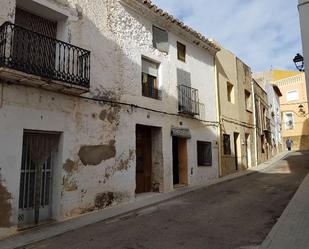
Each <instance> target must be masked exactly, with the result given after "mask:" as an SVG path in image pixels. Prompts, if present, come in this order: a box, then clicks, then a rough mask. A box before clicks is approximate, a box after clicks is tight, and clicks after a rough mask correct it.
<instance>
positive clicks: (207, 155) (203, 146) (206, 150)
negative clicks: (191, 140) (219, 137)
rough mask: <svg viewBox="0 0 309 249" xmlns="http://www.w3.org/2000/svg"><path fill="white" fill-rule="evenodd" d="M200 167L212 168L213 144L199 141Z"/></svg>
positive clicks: (198, 162) (198, 155)
mask: <svg viewBox="0 0 309 249" xmlns="http://www.w3.org/2000/svg"><path fill="white" fill-rule="evenodd" d="M197 164H198V166H212V149H211V142H203V141H197Z"/></svg>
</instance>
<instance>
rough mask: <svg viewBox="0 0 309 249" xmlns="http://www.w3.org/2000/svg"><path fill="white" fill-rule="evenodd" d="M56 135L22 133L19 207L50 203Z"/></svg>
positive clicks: (40, 205) (42, 205)
mask: <svg viewBox="0 0 309 249" xmlns="http://www.w3.org/2000/svg"><path fill="white" fill-rule="evenodd" d="M57 140H58V135H54V134H43V133H32V132H27V133H25V134H24V141H23V154H22V164H21V178H20V196H19V208H20V209H33V208H35V206H38V207H39V208H42V207H45V206H48V205H49V204H50V203H49V202H50V189H51V174H52V165H53V154H54V152H55V150H56V148H57Z"/></svg>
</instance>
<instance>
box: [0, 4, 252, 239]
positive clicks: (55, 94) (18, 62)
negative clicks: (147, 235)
mask: <svg viewBox="0 0 309 249" xmlns="http://www.w3.org/2000/svg"><path fill="white" fill-rule="evenodd" d="M43 13H44V14H43ZM0 22H1V25H2V26H1V28H0V83H1V84H0V130H1V131H2V132H0V210H1V212H0V237H4V236H6V235H9V234H12V233H13V232H15V231H16V230H17V229H21V228H27V227H32V226H34V225H38V224H41V223H44V222H46V221H48V220H51V219H52V220H57V221H61V220H64V219H67V218H71V217H74V216H76V215H80V214H83V213H87V212H90V211H93V210H98V209H104V208H106V207H109V206H112V205H116V204H118V203H122V202H126V201H129V200H132V199H134V198H135V197H136V195H137V194H139V193H145V192H168V191H172V190H173V189H174V188H175V187H178V186H186V185H197V184H201V183H205V182H210V181H213V180H215V179H217V178H218V171H219V163H218V161H219V160H218V153H219V152H218V151H219V145H218V144H219V140H218V135H219V125H218V124H219V116H218V113H217V111H214V110H218V108H217V104H218V100H217V94H216V92H217V88H216V73H215V54H216V53H217V52H218V51H219V50H220V48H219V47H218V46H216V45H215V44H214V43H212V42H211V41H210V40H208V39H207V38H205V37H204V36H202V35H201V34H199V33H197V32H195V31H193V30H192V29H191V28H189V27H187V26H185V25H184V24H183V23H181V22H180V21H178V20H176V19H174V18H173V17H172V16H170V15H168V14H167V13H166V12H163V11H162V10H160V9H158V8H157V7H156V6H154V5H152V3H151V2H150V1H142V0H134V1H126V0H123V1H120V0H104V1H99V0H96V1H92V2H91V3H89V2H86V1H81V0H62V1H51V0H42V1H36V0H12V1H5V3H4V4H2V5H1V9H0ZM243 70H244V69H243ZM242 72H244V71H242ZM243 74H244V73H243ZM241 77H244V76H241ZM241 94H243V93H241ZM244 119H246V118H244ZM241 139H244V138H241ZM241 141H242V140H241ZM241 146H242V145H241Z"/></svg>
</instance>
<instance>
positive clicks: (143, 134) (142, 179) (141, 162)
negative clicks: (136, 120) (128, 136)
mask: <svg viewBox="0 0 309 249" xmlns="http://www.w3.org/2000/svg"><path fill="white" fill-rule="evenodd" d="M151 165H152V155H151V127H149V126H144V125H137V126H136V189H135V193H137V194H138V193H145V192H150V191H151Z"/></svg>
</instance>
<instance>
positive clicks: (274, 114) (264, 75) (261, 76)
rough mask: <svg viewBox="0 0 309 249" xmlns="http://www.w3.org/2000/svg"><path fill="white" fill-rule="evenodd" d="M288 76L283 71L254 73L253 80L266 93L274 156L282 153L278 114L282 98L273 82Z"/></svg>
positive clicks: (279, 114) (279, 117) (280, 127)
mask: <svg viewBox="0 0 309 249" xmlns="http://www.w3.org/2000/svg"><path fill="white" fill-rule="evenodd" d="M286 75H288V73H287V72H285V71H279V70H272V71H267V72H261V73H254V74H253V78H254V79H255V80H256V82H257V83H258V84H259V85H260V86H261V87H262V88H263V89H264V90H265V91H266V93H267V102H268V116H269V118H270V125H271V143H270V146H271V153H272V155H273V156H274V155H276V154H277V153H279V152H281V151H282V148H283V147H282V145H283V144H282V134H281V130H282V126H281V113H280V100H279V98H280V97H281V96H282V93H281V92H280V89H279V87H278V86H276V85H274V84H273V83H272V82H273V80H274V79H275V80H278V79H281V78H282V77H285V76H286Z"/></svg>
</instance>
